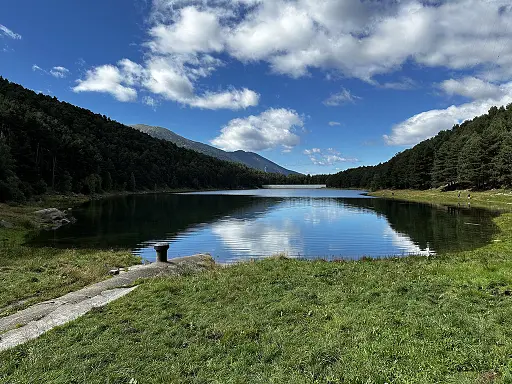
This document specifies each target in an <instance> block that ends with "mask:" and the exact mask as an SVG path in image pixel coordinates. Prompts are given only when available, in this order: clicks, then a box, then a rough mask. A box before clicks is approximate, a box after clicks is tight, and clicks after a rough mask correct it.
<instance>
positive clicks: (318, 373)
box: [0, 191, 512, 383]
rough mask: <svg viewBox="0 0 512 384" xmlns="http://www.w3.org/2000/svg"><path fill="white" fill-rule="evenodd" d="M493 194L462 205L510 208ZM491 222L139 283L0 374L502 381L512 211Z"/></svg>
mask: <svg viewBox="0 0 512 384" xmlns="http://www.w3.org/2000/svg"><path fill="white" fill-rule="evenodd" d="M393 193H394V195H391V191H380V192H377V193H375V195H377V196H379V195H380V196H382V197H387V198H396V199H402V200H410V201H419V202H428V203H434V204H455V205H457V202H458V198H457V194H456V193H455V201H454V197H453V196H452V195H453V193H451V192H433V191H425V192H417V191H393ZM446 193H447V195H444V194H446ZM500 193H507V192H502V191H500V192H496V191H493V192H482V193H474V192H471V204H472V206H473V205H474V206H485V207H488V208H492V209H501V210H504V211H509V210H510V208H509V205H510V204H509V203H510V202H512V196H511V197H509V196H508V195H501V194H500ZM390 195H391V196H390ZM461 195H462V194H461ZM466 199H467V198H466ZM495 222H496V224H497V225H498V227H499V229H500V232H499V233H498V234H496V236H495V238H494V239H493V241H492V243H491V244H488V245H486V246H484V247H481V248H478V249H475V250H472V251H465V252H457V253H449V254H441V255H438V256H434V257H421V256H416V257H415V256H411V257H405V258H388V259H381V260H377V259H375V260H372V259H365V260H360V261H351V262H346V261H344V262H332V263H327V262H323V261H299V260H288V259H285V258H271V259H267V260H264V261H259V262H251V263H243V264H238V265H233V266H231V267H229V268H217V269H215V270H214V271H211V272H206V273H202V274H197V275H189V276H182V277H178V278H164V279H157V280H148V281H146V282H144V283H143V284H142V285H141V286H140V287H139V289H137V290H136V291H134V292H132V293H130V294H129V296H127V297H126V298H123V299H120V300H119V301H117V302H115V303H112V304H110V305H109V306H107V307H105V308H104V309H101V310H97V311H94V312H92V313H90V314H88V315H86V316H85V317H83V318H81V319H79V320H77V321H75V322H73V323H71V324H69V325H67V326H64V327H62V328H59V329H57V330H54V331H51V332H49V333H47V334H45V335H43V336H42V337H40V338H39V339H37V340H34V341H32V342H29V343H27V344H25V345H22V346H19V347H17V348H15V349H13V350H9V351H7V352H4V353H1V354H0V361H1V363H0V381H1V380H7V381H8V382H39V381H46V382H50V381H52V380H53V381H55V380H57V381H60V382H71V381H73V380H81V381H87V382H105V380H109V381H110V382H129V381H130V380H132V379H133V380H135V381H132V382H139V383H142V382H144V383H160V382H191V383H192V382H212V381H217V382H240V381H248V382H256V383H257V382H261V383H264V382H265V383H266V382H300V383H313V382H320V383H328V382H331V383H336V382H368V383H381V382H390V383H391V382H408V383H436V382H457V383H504V382H509V381H510V380H512V361H511V359H510V356H511V355H512V331H511V329H512V258H511V257H510V256H511V255H512V213H505V214H503V215H501V216H499V217H497V218H496V219H495ZM96 252H97V251H96ZM21 276H23V274H22V275H21ZM91 367H95V369H91Z"/></svg>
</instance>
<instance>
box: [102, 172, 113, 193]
mask: <svg viewBox="0 0 512 384" xmlns="http://www.w3.org/2000/svg"><path fill="white" fill-rule="evenodd" d="M102 187H103V190H104V191H105V192H110V190H111V189H112V176H111V175H110V172H105V175H104V176H103V186H102Z"/></svg>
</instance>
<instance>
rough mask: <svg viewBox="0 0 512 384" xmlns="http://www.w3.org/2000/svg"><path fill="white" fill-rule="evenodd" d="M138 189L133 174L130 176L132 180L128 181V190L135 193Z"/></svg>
mask: <svg viewBox="0 0 512 384" xmlns="http://www.w3.org/2000/svg"><path fill="white" fill-rule="evenodd" d="M136 187H137V184H136V183H135V175H134V174H133V172H132V174H131V175H130V180H129V181H128V190H129V191H131V192H133V191H135V190H136Z"/></svg>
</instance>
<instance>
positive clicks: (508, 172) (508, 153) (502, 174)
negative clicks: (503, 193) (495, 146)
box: [496, 132, 512, 187]
mask: <svg viewBox="0 0 512 384" xmlns="http://www.w3.org/2000/svg"><path fill="white" fill-rule="evenodd" d="M503 138H504V139H503V142H502V144H501V148H500V151H499V153H498V156H497V157H496V168H497V171H498V180H499V183H500V185H501V186H503V187H512V132H508V133H506V134H504V135H503Z"/></svg>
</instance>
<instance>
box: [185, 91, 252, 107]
mask: <svg viewBox="0 0 512 384" xmlns="http://www.w3.org/2000/svg"><path fill="white" fill-rule="evenodd" d="M259 99H260V95H258V94H257V93H256V92H254V91H251V90H249V89H247V88H244V89H242V90H232V91H226V92H219V93H212V92H207V93H205V94H204V95H203V96H199V97H197V96H196V97H194V98H193V99H192V100H191V101H190V102H189V105H190V106H192V107H198V108H204V109H222V108H224V109H233V110H236V109H245V108H248V107H254V106H256V105H258V102H259Z"/></svg>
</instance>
